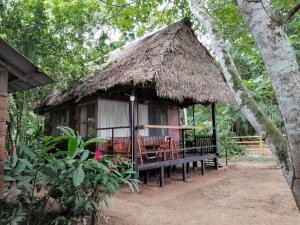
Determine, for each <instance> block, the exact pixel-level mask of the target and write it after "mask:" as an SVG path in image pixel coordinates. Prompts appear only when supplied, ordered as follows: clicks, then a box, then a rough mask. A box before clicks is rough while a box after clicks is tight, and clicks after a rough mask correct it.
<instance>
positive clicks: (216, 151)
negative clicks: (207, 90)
mask: <svg viewBox="0 0 300 225" xmlns="http://www.w3.org/2000/svg"><path fill="white" fill-rule="evenodd" d="M211 114H212V131H213V134H212V136H213V145H214V146H215V147H214V152H215V153H216V154H217V157H216V158H215V159H214V163H215V168H216V169H218V148H217V123H216V103H212V104H211Z"/></svg>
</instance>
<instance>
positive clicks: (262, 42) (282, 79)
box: [237, 0, 300, 207]
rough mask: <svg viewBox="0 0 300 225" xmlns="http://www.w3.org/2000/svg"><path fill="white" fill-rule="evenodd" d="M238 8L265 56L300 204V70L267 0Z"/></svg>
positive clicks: (243, 2) (243, 1) (242, 2)
mask: <svg viewBox="0 0 300 225" xmlns="http://www.w3.org/2000/svg"><path fill="white" fill-rule="evenodd" d="M237 5H238V8H239V10H240V12H241V14H242V15H243V17H244V20H245V22H246V24H247V25H248V28H249V30H250V32H251V34H252V36H253V38H254V40H255V42H256V45H257V47H258V49H259V50H260V52H261V55H262V57H263V59H264V62H265V65H266V68H267V70H268V73H269V75H270V80H271V82H272V85H273V89H274V92H275V95H276V98H277V101H278V105H279V108H280V112H281V115H282V118H283V121H284V126H285V129H286V134H287V138H288V147H289V157H290V162H291V168H290V177H289V179H291V180H289V185H290V187H291V189H292V191H293V193H294V196H295V198H296V200H297V203H298V207H300V73H299V65H298V63H297V60H296V55H295V53H294V50H293V48H292V46H291V44H290V43H289V41H288V37H287V34H286V33H285V31H284V25H282V24H280V23H277V22H276V21H275V20H274V19H273V18H272V16H271V15H272V12H271V10H270V6H269V3H268V2H267V1H265V0H261V1H253V0H252V1H250V0H237Z"/></svg>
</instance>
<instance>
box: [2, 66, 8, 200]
mask: <svg viewBox="0 0 300 225" xmlns="http://www.w3.org/2000/svg"><path fill="white" fill-rule="evenodd" d="M7 89H8V72H7V70H6V69H5V68H1V67H0V205H2V201H3V197H4V196H3V193H4V154H5V153H4V151H5V131H6V111H7V95H8V91H7Z"/></svg>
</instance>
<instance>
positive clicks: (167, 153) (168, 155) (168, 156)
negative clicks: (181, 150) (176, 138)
mask: <svg viewBox="0 0 300 225" xmlns="http://www.w3.org/2000/svg"><path fill="white" fill-rule="evenodd" d="M171 141H172V138H171V137H167V138H166V141H165V143H164V144H162V145H160V148H161V149H162V150H163V156H164V160H172V159H174V157H173V152H172V148H171Z"/></svg>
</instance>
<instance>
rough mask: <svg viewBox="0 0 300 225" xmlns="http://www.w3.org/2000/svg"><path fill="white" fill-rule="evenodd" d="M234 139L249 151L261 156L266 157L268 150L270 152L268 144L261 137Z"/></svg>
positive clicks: (239, 137)
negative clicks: (257, 152)
mask: <svg viewBox="0 0 300 225" xmlns="http://www.w3.org/2000/svg"><path fill="white" fill-rule="evenodd" d="M232 138H233V139H236V141H237V144H238V145H241V146H244V147H245V148H247V149H248V150H249V151H259V153H260V155H264V154H265V152H266V150H268V146H267V144H266V143H265V142H264V140H263V139H261V137H260V136H238V137H232Z"/></svg>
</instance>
